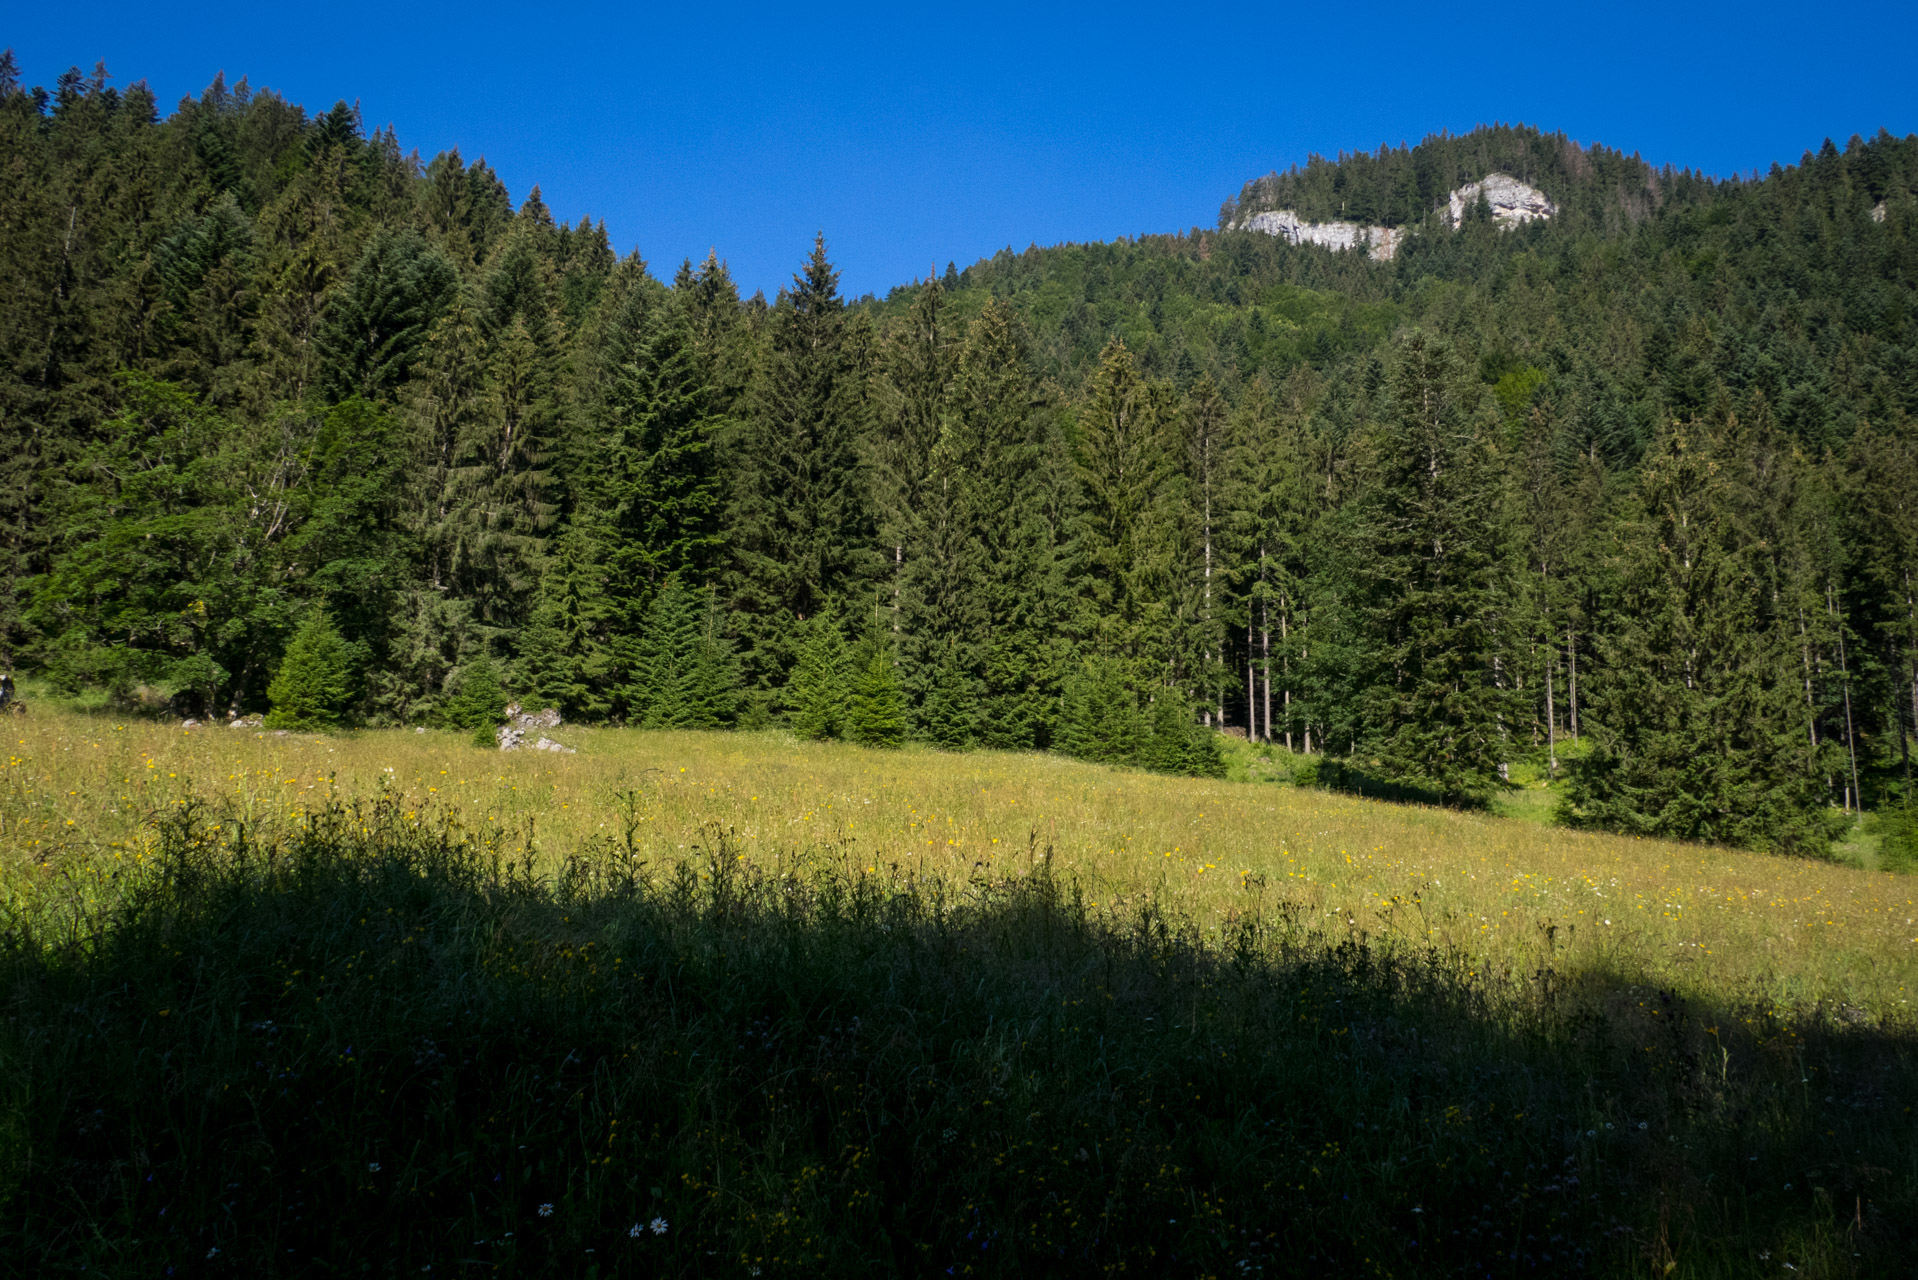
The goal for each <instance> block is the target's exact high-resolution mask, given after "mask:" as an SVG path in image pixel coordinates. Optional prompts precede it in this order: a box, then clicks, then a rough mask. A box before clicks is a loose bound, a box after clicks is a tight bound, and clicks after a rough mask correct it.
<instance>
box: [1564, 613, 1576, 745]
mask: <svg viewBox="0 0 1918 1280" xmlns="http://www.w3.org/2000/svg"><path fill="white" fill-rule="evenodd" d="M1565 651H1566V656H1567V657H1568V658H1569V659H1570V660H1571V670H1570V672H1568V673H1567V676H1566V680H1567V686H1566V690H1565V696H1566V698H1567V700H1568V701H1569V703H1570V708H1569V709H1570V711H1571V716H1572V726H1571V727H1572V745H1573V746H1577V745H1578V632H1576V631H1574V630H1572V629H1571V628H1570V627H1567V628H1565Z"/></svg>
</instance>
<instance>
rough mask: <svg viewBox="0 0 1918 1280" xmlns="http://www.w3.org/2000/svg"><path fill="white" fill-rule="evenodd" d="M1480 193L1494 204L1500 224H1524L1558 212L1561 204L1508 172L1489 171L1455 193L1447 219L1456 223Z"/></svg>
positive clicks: (1514, 225) (1461, 218)
mask: <svg viewBox="0 0 1918 1280" xmlns="http://www.w3.org/2000/svg"><path fill="white" fill-rule="evenodd" d="M1481 195H1483V196H1484V197H1485V202H1486V203H1487V204H1489V205H1491V206H1492V221H1494V222H1496V223H1498V224H1499V225H1500V226H1501V227H1517V226H1523V225H1524V224H1525V223H1527V222H1530V221H1532V220H1533V219H1534V218H1549V217H1551V216H1552V215H1553V214H1555V213H1557V212H1558V206H1557V205H1555V204H1553V203H1552V201H1551V199H1550V197H1548V196H1547V195H1546V194H1545V193H1544V192H1543V191H1540V190H1539V189H1538V188H1537V187H1534V186H1529V185H1527V184H1526V183H1523V182H1520V181H1519V180H1518V179H1517V178H1514V177H1513V176H1512V175H1511V174H1509V173H1488V174H1486V175H1485V177H1484V178H1483V179H1481V180H1480V181H1478V182H1468V183H1466V184H1465V185H1464V186H1462V187H1460V188H1459V189H1458V190H1456V191H1454V192H1453V193H1452V196H1451V199H1449V200H1448V201H1446V205H1445V220H1446V221H1447V222H1449V223H1451V224H1452V225H1453V226H1455V227H1456V226H1457V225H1458V224H1459V223H1460V222H1461V221H1463V220H1464V218H1465V211H1466V210H1467V209H1470V208H1471V207H1472V206H1473V205H1475V204H1477V203H1478V200H1479V196H1481Z"/></svg>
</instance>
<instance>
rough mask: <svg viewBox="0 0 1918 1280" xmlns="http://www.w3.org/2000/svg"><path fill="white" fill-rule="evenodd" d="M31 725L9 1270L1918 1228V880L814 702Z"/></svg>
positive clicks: (1702, 1246)
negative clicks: (796, 720) (1134, 760)
mask: <svg viewBox="0 0 1918 1280" xmlns="http://www.w3.org/2000/svg"><path fill="white" fill-rule="evenodd" d="M4 728H5V729H6V730H7V733H8V738H9V741H8V743H7V744H6V745H7V748H8V750H7V755H6V758H5V773H4V781H3V782H0V824H3V825H0V871H3V872H4V884H5V888H6V911H7V915H6V921H5V923H6V928H5V932H4V942H5V946H4V951H3V952H0V996H4V999H5V1001H6V1003H7V1006H8V1008H7V1020H6V1024H5V1028H4V1030H3V1031H0V1065H3V1066H4V1076H3V1077H0V1083H3V1084H4V1086H5V1089H6V1093H5V1095H4V1097H3V1098H0V1214H3V1215H4V1219H5V1220H10V1221H11V1223H12V1228H13V1229H12V1230H10V1231H9V1232H6V1233H0V1260H4V1261H5V1262H7V1263H10V1264H11V1265H13V1266H16V1267H30V1266H41V1267H43V1268H47V1269H49V1270H51V1271H70V1272H73V1273H78V1272H80V1271H82V1270H84V1271H86V1272H87V1273H88V1274H110V1275H117V1274H127V1275H133V1274H140V1275H152V1274H160V1273H163V1272H168V1269H172V1270H171V1272H169V1273H174V1274H234V1275H239V1274H300V1275H309V1274H310V1275H330V1274H335V1273H338V1272H341V1271H351V1272H353V1273H356V1274H374V1273H377V1274H400V1273H401V1272H405V1273H407V1274H421V1273H422V1272H425V1271H428V1270H432V1271H441V1272H443V1271H445V1270H447V1269H452V1270H455V1271H457V1272H460V1273H462V1274H463V1273H465V1272H466V1271H472V1270H478V1271H485V1272H488V1273H491V1272H493V1271H504V1272H507V1273H525V1274H563V1275H587V1274H606V1275H611V1274H632V1275H669V1274H671V1275H682V1274H683V1275H742V1276H758V1275H778V1274H791V1275H799V1274H824V1273H857V1274H906V1275H915V1274H948V1273H951V1274H992V1275H1026V1274H1048V1275H1052V1274H1108V1273H1120V1272H1131V1273H1135V1274H1139V1273H1143V1274H1154V1275H1156V1274H1178V1275H1235V1276H1239V1275H1254V1274H1270V1275H1279V1274H1297V1273H1301V1272H1306V1271H1317V1272H1325V1271H1330V1272H1331V1273H1333V1274H1353V1275H1359V1274H1364V1275H1481V1274H1483V1275H1509V1274H1549V1275H1579V1274H1603V1275H1638V1274H1643V1275H1656V1276H1665V1275H1674V1276H1693V1275H1698V1276H1704V1275H1726V1276H1730V1275H1753V1274H1778V1275H1789V1274H1796V1275H1828V1276H1849V1275H1897V1274H1908V1271H1906V1270H1904V1268H1907V1267H1908V1265H1909V1258H1910V1257H1911V1256H1913V1254H1912V1251H1913V1250H1914V1249H1918V1227H1914V1225H1913V1224H1914V1223H1918V1120H1914V1113H1913V1107H1914V1106H1915V1105H1918V1056H1915V1055H1914V1049H1918V1036H1915V1035H1914V1027H1918V1022H1914V1019H1913V1017H1912V1013H1911V1007H1910V999H1911V992H1912V989H1913V988H1914V987H1918V879H1913V878H1909V877H1902V876H1893V875H1887V874H1879V873H1871V872H1866V871H1862V870H1859V869H1856V868H1853V867H1848V866H1844V865H1839V864H1835V863H1820V862H1808V861H1798V860H1790V859H1784V858H1778V857H1772V856H1766V855H1758V854H1749V853H1741V852H1736V851H1729V850H1722V849H1710V848H1698V847H1689V846H1682V845H1674V844H1663V843H1658V842H1653V841H1642V840H1631V839H1621V838H1618V837H1611V836H1603V835H1595V834H1585V833H1576V832H1568V831H1563V830H1559V829H1555V828H1552V827H1549V826H1546V825H1542V824H1540V823H1538V822H1535V821H1522V820H1517V819H1513V818H1509V817H1498V816H1491V815H1485V814H1470V813H1459V812H1452V811H1447V810H1441V809H1426V808H1417V807H1411V806H1400V805H1389V804H1384V803H1380V802H1374V801H1367V800H1361V799H1354V798H1348V797H1343V796H1338V795H1333V794H1330V793H1325V792H1320V791H1316V790H1311V789H1304V788H1296V787H1292V786H1288V785H1284V784H1282V783H1279V782H1274V781H1256V780H1254V781H1247V780H1237V781H1209V780H1191V779H1174V778H1162V777H1153V776H1147V775H1142V774H1136V773H1128V772H1124V771H1118V770H1112V769H1107V768H1104V767H1100V766H1093V765H1087V764H1083V763H1079V762H1074V761H1070V760H1065V759H1060V758H1053V757H1045V756H1033V755H1000V754H987V753H982V754H973V755H944V754H939V753H935V752H931V751H922V750H905V751H896V752H883V751H867V750H862V749H859V748H854V747H848V746H843V745H836V744H833V745H827V744H808V743H800V742H796V741H794V740H792V739H791V738H789V737H786V736H784V735H781V734H776V733H763V734H748V733H646V732H639V731H630V730H617V729H589V728H580V729H575V728H571V727H568V728H566V729H563V730H561V731H560V732H559V733H558V734H557V735H556V736H558V737H560V738H562V739H563V740H565V741H566V742H567V743H568V744H569V745H572V746H575V747H576V748H577V754H571V755H556V754H547V753H535V752H530V751H526V752H519V753H514V754H506V755H503V754H500V753H496V752H489V751H486V750H483V749H480V748H476V747H474V746H472V745H470V744H469V743H468V742H467V741H466V740H465V737H464V735H455V734H447V733H438V732H425V733H418V732H413V731H392V730H389V731H368V732H361V733H347V734H339V735H328V736H321V735H305V734H286V735H277V734H273V733H267V732H262V731H259V730H232V729H227V728H224V727H210V728H196V729H192V730H182V729H181V728H179V727H178V726H177V725H172V726H169V725H163V724H159V723H155V722H151V721H144V720H123V719H113V718H111V717H105V716H100V715H93V714H82V713H79V712H63V711H60V710H58V709H52V708H49V707H48V705H47V704H45V703H41V704H38V705H36V706H35V707H34V708H33V709H32V713H31V714H29V715H27V716H23V717H16V718H11V719H8V720H6V721H5V722H4ZM1261 768H1262V765H1261V762H1259V761H1247V760H1241V761H1239V764H1238V768H1237V772H1238V773H1239V774H1240V776H1241V777H1242V778H1243V777H1245V776H1247V775H1250V776H1251V777H1254V778H1256V777H1258V776H1259V775H1260V773H1261ZM30 1260H31V1261H30ZM48 1260H50V1262H49V1261H48Z"/></svg>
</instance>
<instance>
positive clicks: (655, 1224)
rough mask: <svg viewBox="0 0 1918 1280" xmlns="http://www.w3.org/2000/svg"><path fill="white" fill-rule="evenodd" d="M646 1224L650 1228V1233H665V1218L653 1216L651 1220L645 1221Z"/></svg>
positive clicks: (657, 1234) (658, 1234)
mask: <svg viewBox="0 0 1918 1280" xmlns="http://www.w3.org/2000/svg"><path fill="white" fill-rule="evenodd" d="M646 1225H647V1227H648V1228H650V1229H651V1231H652V1233H653V1234H654V1235H656V1236H663V1235H665V1234H666V1219H664V1218H654V1219H653V1220H652V1221H651V1222H649V1223H647V1224H646Z"/></svg>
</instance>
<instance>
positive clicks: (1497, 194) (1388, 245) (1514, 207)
mask: <svg viewBox="0 0 1918 1280" xmlns="http://www.w3.org/2000/svg"><path fill="white" fill-rule="evenodd" d="M1481 196H1482V197H1483V198H1484V199H1485V202H1486V203H1487V204H1489V205H1490V206H1491V208H1492V221H1494V222H1496V223H1497V224H1498V225H1499V226H1501V227H1517V226H1523V225H1524V224H1525V223H1527V222H1531V221H1532V220H1534V219H1536V218H1549V217H1551V216H1552V215H1553V214H1555V213H1557V212H1558V206H1557V205H1555V204H1553V203H1552V201H1551V198H1550V197H1549V196H1547V195H1546V194H1545V193H1544V192H1543V191H1540V190H1539V189H1538V188H1537V187H1534V186H1531V185H1529V184H1527V183H1523V182H1520V181H1519V180H1518V179H1517V178H1514V177H1513V176H1512V175H1511V174H1509V173H1488V174H1486V175H1485V176H1484V177H1483V178H1481V179H1480V180H1479V181H1477V182H1468V183H1466V184H1465V185H1464V186H1462V187H1460V188H1459V189H1458V190H1456V191H1454V192H1453V193H1452V194H1451V195H1450V196H1449V197H1448V198H1447V199H1446V202H1445V205H1444V207H1443V209H1441V210H1440V211H1439V213H1440V216H1441V217H1443V218H1444V219H1445V222H1446V225H1448V226H1453V227H1456V226H1458V225H1459V223H1460V222H1462V221H1464V219H1465V212H1466V210H1468V209H1471V208H1472V207H1474V206H1475V205H1477V204H1478V202H1479V199H1480V197H1481ZM1874 216H1879V215H1876V214H1874ZM1232 227H1233V229H1235V230H1238V229H1242V230H1246V231H1263V232H1265V234H1267V235H1269V236H1278V237H1280V238H1281V239H1284V240H1287V241H1290V242H1291V243H1293V244H1316V245H1319V246H1321V247H1323V248H1326V249H1331V250H1332V251H1334V252H1335V253H1342V252H1344V251H1346V250H1348V249H1360V248H1362V249H1364V250H1365V252H1366V256H1367V257H1369V258H1371V259H1372V260H1373V261H1375V262H1389V261H1390V260H1391V259H1393V258H1395V257H1397V256H1398V251H1399V246H1401V245H1403V244H1404V243H1405V238H1406V237H1407V236H1409V235H1411V234H1412V228H1410V227H1374V226H1368V225H1366V224H1365V223H1362V222H1307V221H1305V220H1304V219H1302V218H1300V217H1299V215H1298V213H1297V212H1296V211H1294V210H1292V209H1267V210H1264V211H1263V212H1260V213H1253V214H1247V215H1246V216H1245V217H1243V218H1241V219H1239V220H1238V221H1237V222H1235V223H1233V224H1232Z"/></svg>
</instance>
